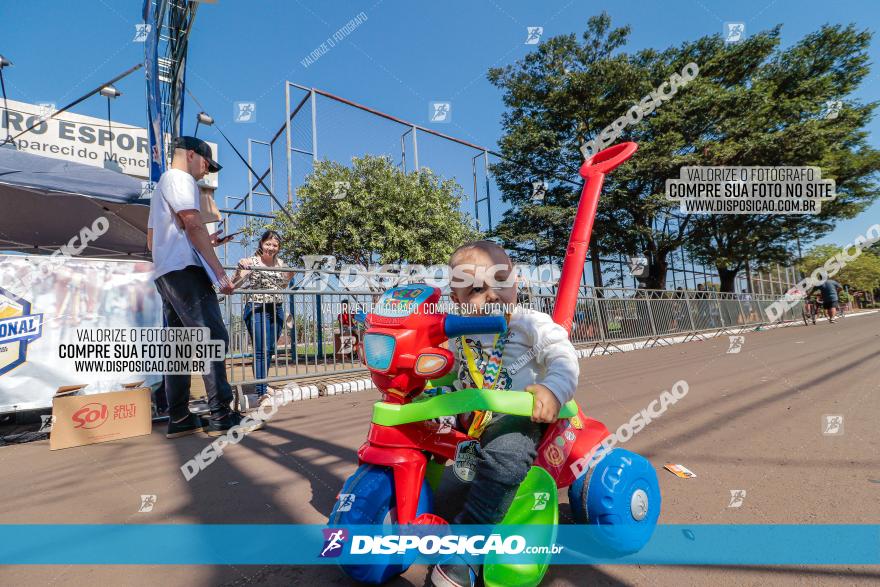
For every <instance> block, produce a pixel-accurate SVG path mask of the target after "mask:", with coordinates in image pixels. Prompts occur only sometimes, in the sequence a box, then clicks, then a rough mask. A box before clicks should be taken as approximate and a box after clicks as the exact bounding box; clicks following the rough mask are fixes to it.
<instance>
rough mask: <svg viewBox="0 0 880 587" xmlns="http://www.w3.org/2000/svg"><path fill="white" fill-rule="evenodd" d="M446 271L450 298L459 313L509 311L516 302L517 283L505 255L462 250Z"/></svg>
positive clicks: (482, 313)
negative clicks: (448, 278)
mask: <svg viewBox="0 0 880 587" xmlns="http://www.w3.org/2000/svg"><path fill="white" fill-rule="evenodd" d="M450 268H451V275H452V280H451V283H450V297H451V298H452V301H453V302H455V303H457V304H460V306H461V310H462V313H463V314H477V315H485V314H492V313H498V312H499V311H500V310H504V311H509V310H510V308H512V307H513V304H514V303H515V302H516V293H517V288H518V285H519V284H518V283H517V278H516V275H515V274H514V268H513V265H512V264H511V262H510V258H509V257H507V255H501V254H496V255H492V254H490V253H488V252H486V251H484V250H482V249H477V248H473V249H465V250H464V251H460V252H459V253H458V254H456V255H455V257H454V258H453V259H452V261H451V262H450Z"/></svg>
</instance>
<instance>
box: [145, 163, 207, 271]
mask: <svg viewBox="0 0 880 587" xmlns="http://www.w3.org/2000/svg"><path fill="white" fill-rule="evenodd" d="M199 209H200V208H199V186H198V185H197V184H196V180H195V179H194V178H193V176H192V175H190V174H189V173H187V172H185V171H181V170H179V169H169V170H168V171H166V172H165V173H163V174H162V177H160V178H159V183H158V184H156V189H155V190H154V191H153V198H152V200H151V201H150V220H149V223H148V226H149V227H150V228H152V229H153V279H157V278H159V277H161V276H163V275H165V274H166V273H170V272H171V271H177V270H178V269H184V268H185V267H187V266H188V265H198V266H201V263H200V262H199V259H198V258H197V257H196V253H195V251H194V250H193V248H192V245H191V244H190V242H189V239H188V238H187V237H186V231H185V230H184V229H183V227H182V226H180V221H179V219H178V218H177V213H178V212H181V211H183V210H199Z"/></svg>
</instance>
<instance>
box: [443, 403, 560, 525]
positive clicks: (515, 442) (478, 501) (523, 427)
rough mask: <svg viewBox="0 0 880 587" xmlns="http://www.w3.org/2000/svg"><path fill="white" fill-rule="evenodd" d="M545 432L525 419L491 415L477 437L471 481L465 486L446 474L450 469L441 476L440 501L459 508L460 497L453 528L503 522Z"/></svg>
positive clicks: (544, 425) (540, 425) (457, 479)
mask: <svg viewBox="0 0 880 587" xmlns="http://www.w3.org/2000/svg"><path fill="white" fill-rule="evenodd" d="M546 430H547V424H540V423H537V422H532V421H531V419H529V418H528V417H527V416H511V415H509V414H493V416H492V421H491V422H489V425H488V426H486V430H485V431H483V434H482V436H481V437H480V451H479V455H478V456H477V465H476V475H475V476H474V479H473V481H471V482H470V483H465V482H463V481H461V480H460V479H459V478H458V477H456V476H455V475H454V474H449V473H451V469H452V467H451V466H450V467H446V473H447V474H444V475H443V478H442V481H441V484H440V488H439V491H438V494H439V495H441V496H442V497H441V499H442V500H443V501H447V503H449V504H450V505H452V504H460V503H461V500H462V496H463V497H464V507H463V508H462V509H461V511H460V512H458V514H457V515H456V516H455V519H454V521H453V523H454V524H497V523H499V522H500V521H501V520H503V519H504V516H505V515H506V514H507V510H508V509H510V504H511V502H513V498H514V497H515V496H516V490H517V489H518V488H519V485H520V483H522V482H523V480H524V479H525V478H526V475H527V474H528V472H529V469H530V468H531V467H532V464H533V463H534V462H535V458H536V457H537V447H538V443H539V442H540V441H541V437H542V436H543V435H544V432H545V431H546ZM438 501H439V500H438ZM444 513H446V512H444Z"/></svg>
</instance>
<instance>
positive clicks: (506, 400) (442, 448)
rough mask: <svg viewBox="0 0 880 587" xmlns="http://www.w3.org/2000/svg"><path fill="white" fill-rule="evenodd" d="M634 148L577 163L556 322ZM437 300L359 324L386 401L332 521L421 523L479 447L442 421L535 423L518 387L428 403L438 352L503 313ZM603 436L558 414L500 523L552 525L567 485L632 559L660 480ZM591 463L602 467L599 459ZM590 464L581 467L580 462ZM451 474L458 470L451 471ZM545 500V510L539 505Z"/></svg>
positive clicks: (522, 569)
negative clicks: (609, 188) (616, 172)
mask: <svg viewBox="0 0 880 587" xmlns="http://www.w3.org/2000/svg"><path fill="white" fill-rule="evenodd" d="M636 148H637V145H636V144H635V143H622V144H619V145H615V146H613V147H610V148H608V149H605V150H604V151H601V152H600V153H597V154H596V155H594V156H593V157H592V158H590V159H588V160H587V161H585V162H584V164H583V165H582V167H581V169H580V173H581V176H582V177H584V179H585V184H584V188H583V192H582V195H581V199H580V203H579V205H578V211H577V215H576V217H575V225H574V228H573V230H572V235H571V238H570V240H569V245H568V249H567V253H566V258H565V261H564V264H563V269H562V275H561V277H560V283H559V289H558V294H557V298H556V304H555V307H554V313H553V319H554V321H556V322H557V323H558V324H560V325H562V326H563V327H565V328H566V329H567V330H568V329H570V325H571V322H572V316H573V313H574V308H575V304H576V301H577V293H578V289H579V285H580V280H581V275H582V271H583V266H584V261H585V258H586V251H587V247H588V245H589V238H590V233H591V231H592V225H593V220H594V218H595V214H596V207H597V205H598V199H599V192H600V190H601V185H602V181H603V179H604V175H605V174H606V173H608V172H609V171H611V170H612V169H614V168H615V167H617V166H618V165H620V164H621V163H623V162H624V161H626V160H627V159H628V158H629V157H630V156H632V154H633V153H634V152H635V150H636ZM440 295H441V292H440V290H439V289H437V288H435V287H431V286H429V285H426V284H413V285H406V286H401V287H395V288H393V289H390V290H388V291H386V292H385V293H384V294H383V295H382V296H381V297H380V299H379V300H378V302H377V303H376V306H375V308H374V309H373V311H372V312H371V313H370V314H368V315H367V316H366V318H365V322H366V331H365V332H364V335H363V338H362V342H361V343H360V344H361V346H362V352H361V357H362V358H363V361H364V362H365V363H366V365H367V367H368V368H369V370H370V373H371V376H372V379H373V382H374V383H375V384H376V386H377V387H378V388H379V389H380V390H381V392H382V393H383V396H384V401H381V402H377V403H376V404H375V405H374V408H373V417H372V423H371V425H370V429H369V433H368V436H367V441H366V442H365V443H364V444H363V445H362V446H361V447H360V449H359V450H358V460H359V464H360V466H359V467H358V469H357V470H356V471H355V472H354V474H352V476H351V477H349V479H348V480H346V482H345V484H344V486H343V488H342V490H341V491H340V494H339V496H338V497H337V501H336V505H335V506H334V508H333V511H332V513H331V515H330V519H329V524H330V525H363V524H370V525H372V524H400V525H404V524H413V523H415V524H418V523H420V522H423V521H425V520H436V519H437V517H436V516H432V512H433V494H434V491H436V486H437V483H438V482H439V478H440V474H441V473H442V472H443V469H444V467H445V465H446V463H447V462H448V461H453V463H457V462H458V460H459V459H463V458H467V457H468V454H469V453H470V454H472V450H471V449H472V447H473V445H474V443H476V442H478V440H476V439H474V438H472V437H470V436H468V435H467V434H465V433H463V432H460V431H458V430H457V429H456V428H454V427H449V426H447V425H444V423H443V421H442V420H441V417H442V416H455V415H457V414H461V413H468V412H472V411H484V410H488V411H492V412H496V413H503V414H515V415H521V416H530V415H531V414H532V403H533V396H532V395H531V394H530V393H526V392H524V391H506V390H482V389H463V390H458V391H454V392H451V393H445V394H439V395H432V394H430V393H423V392H425V390H426V388H428V387H435V386H436V385H437V384H438V382H440V381H441V379H442V378H443V377H444V376H447V377H448V376H449V371H450V370H451V369H452V366H453V362H454V357H453V354H452V353H451V352H450V351H449V350H447V349H445V348H442V347H441V346H440V345H441V344H442V343H443V342H444V341H446V340H447V339H449V338H453V337H457V336H465V335H473V334H489V333H502V332H504V331H505V329H506V327H507V322H506V320H505V318H504V317H503V316H474V317H466V316H457V315H453V314H443V313H438V312H436V311H434V310H435V309H436V307H437V306H438V302H439V301H440ZM608 435H609V432H608V429H607V428H606V427H605V426H604V425H603V424H602V423H601V422H598V421H596V420H594V419H591V418H588V417H587V416H586V415H585V414H584V412H583V411H582V410H581V409H580V408H579V407H578V405H577V404H576V403H575V402H574V401H570V402H568V403H567V404H565V405H564V406H562V410H561V411H560V414H559V418H558V420H557V421H556V423H555V424H553V425H550V426H549V427H548V429H547V431H546V433H545V435H544V437H543V438H542V440H541V442H540V444H539V447H538V457H537V459H536V461H535V464H534V466H533V467H532V468H531V470H530V471H529V474H528V475H527V476H526V479H525V481H524V482H523V483H522V484H521V485H520V487H519V490H518V491H517V494H516V497H515V498H514V501H513V504H512V505H511V507H510V509H509V510H508V512H507V515H506V516H505V518H504V520H503V522H502V524H546V525H548V527H555V525H556V524H557V523H558V521H559V510H558V502H557V489H562V488H565V487H568V488H569V503H570V505H571V510H572V514H573V516H574V518H575V520H576V521H577V522H578V523H581V524H591V525H593V526H594V527H596V528H595V529H596V530H598V534H599V535H600V536H601V537H602V540H603V543H604V544H603V546H604V547H605V548H606V551H611V552H613V553H615V554H621V555H622V554H628V553H632V552H636V551H638V550H640V549H641V548H642V547H643V546H644V545H645V544H646V543H647V541H648V540H649V539H650V537H651V535H652V534H653V531H654V528H655V526H656V524H657V519H658V517H659V515H660V490H659V486H658V483H657V474H656V472H655V471H654V468H653V467H652V466H651V463H650V462H648V460H647V459H645V458H644V457H641V456H639V455H637V454H634V453H632V452H630V451H627V450H624V449H622V448H614V449H612V450H609V451H606V452H604V454H602V458H601V459H597V458H592V459H591V458H590V457H591V456H592V455H594V453H595V452H596V451H597V449H598V450H603V448H604V447H601V442H602V440H603V439H605V438H606V437H607V436H608ZM597 461H598V462H597ZM585 462H589V463H590V466H589V467H585V466H584V465H583V463H585ZM453 466H455V464H453ZM539 501H540V507H537V505H536V504H538V502H539ZM547 563H548V561H547V560H546V559H544V560H541V561H538V562H536V563H535V564H517V565H505V564H490V561H489V559H487V560H486V564H485V565H484V567H483V581H484V583H485V584H486V585H504V586H511V585H537V584H538V583H540V581H541V579H542V578H543V576H544V574H545V573H546V571H547V568H548V564H547ZM342 568H343V570H344V571H345V572H346V573H347V574H348V575H349V576H351V577H352V578H354V579H356V580H358V581H361V582H365V583H373V584H379V583H383V582H385V581H387V580H389V579H391V578H393V577H394V576H396V575H399V574H400V573H403V572H404V571H405V570H406V565H403V564H399V563H388V564H377V561H375V560H371V561H370V564H363V565H343V566H342Z"/></svg>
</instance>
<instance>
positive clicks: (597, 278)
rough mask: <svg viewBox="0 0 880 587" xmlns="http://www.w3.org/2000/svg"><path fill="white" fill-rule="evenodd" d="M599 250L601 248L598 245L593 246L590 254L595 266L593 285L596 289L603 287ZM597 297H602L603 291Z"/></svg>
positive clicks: (597, 293)
mask: <svg viewBox="0 0 880 587" xmlns="http://www.w3.org/2000/svg"><path fill="white" fill-rule="evenodd" d="M598 248H599V247H597V246H596V245H594V244H591V245H590V250H589V254H590V263H591V264H592V266H593V285H594V286H595V287H602V263H601V262H600V261H599V251H598V250H597V249H598ZM596 295H597V296H598V297H602V292H601V290H600V291H597V292H596Z"/></svg>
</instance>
